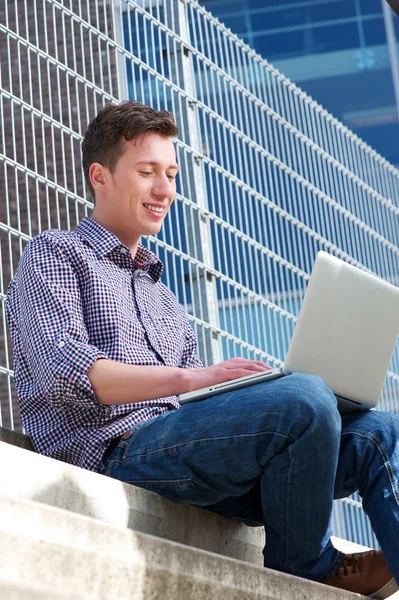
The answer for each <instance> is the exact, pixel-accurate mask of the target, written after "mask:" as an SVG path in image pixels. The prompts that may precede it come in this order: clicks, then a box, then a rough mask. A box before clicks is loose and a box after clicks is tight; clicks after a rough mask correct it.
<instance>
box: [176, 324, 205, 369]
mask: <svg viewBox="0 0 399 600" xmlns="http://www.w3.org/2000/svg"><path fill="white" fill-rule="evenodd" d="M179 366H180V367H182V368H183V369H203V367H204V365H203V364H202V362H201V361H200V359H199V358H198V356H197V338H196V335H195V333H194V331H193V329H192V327H191V326H190V324H189V322H188V321H187V323H186V339H185V343H184V349H183V354H182V359H181V363H180V365H179Z"/></svg>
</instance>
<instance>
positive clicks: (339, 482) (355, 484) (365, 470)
mask: <svg viewBox="0 0 399 600" xmlns="http://www.w3.org/2000/svg"><path fill="white" fill-rule="evenodd" d="M398 478H399V416H398V415H395V414H392V413H386V412H381V411H377V410H372V411H368V412H366V413H356V414H351V415H347V416H345V417H344V418H343V420H342V436H341V449H340V457H339V463H338V468H337V477H336V485H335V497H336V498H344V497H345V496H348V495H350V494H352V493H353V492H354V491H355V490H358V491H359V493H360V495H361V497H362V499H363V508H364V510H365V512H366V514H367V515H368V516H369V518H370V522H371V526H372V528H373V530H374V532H375V534H376V536H377V539H378V541H379V543H380V545H381V549H382V551H383V553H384V556H385V559H386V561H387V563H388V566H389V568H390V570H391V572H392V574H393V575H394V577H395V579H396V581H397V582H399V487H398Z"/></svg>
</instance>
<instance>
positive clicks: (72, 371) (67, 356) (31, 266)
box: [6, 236, 107, 404]
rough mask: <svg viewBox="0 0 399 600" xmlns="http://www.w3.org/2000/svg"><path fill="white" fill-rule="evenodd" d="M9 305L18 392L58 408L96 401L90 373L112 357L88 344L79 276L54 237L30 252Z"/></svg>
mask: <svg viewBox="0 0 399 600" xmlns="http://www.w3.org/2000/svg"><path fill="white" fill-rule="evenodd" d="M6 307H7V316H8V322H9V327H10V332H11V336H12V341H13V351H14V367H15V386H16V388H17V391H18V392H19V393H23V394H28V393H29V394H31V393H33V394H35V395H37V394H39V395H40V396H41V397H43V398H46V400H47V401H49V402H51V403H54V404H59V403H64V402H72V403H84V404H87V403H88V402H90V401H91V402H97V400H96V398H95V395H94V392H93V389H92V387H91V384H90V381H89V379H88V378H87V371H88V370H89V369H90V367H91V366H92V365H93V364H94V363H95V362H96V360H98V359H99V358H107V355H106V354H105V353H104V352H101V351H100V350H99V349H98V348H97V347H95V346H93V345H91V344H90V343H89V336H88V332H87V329H86V327H85V323H84V317H83V311H82V301H81V297H80V289H79V285H78V279H77V276H76V273H75V271H74V269H73V268H72V265H71V263H70V262H69V260H68V259H67V257H66V256H65V254H64V251H63V249H62V248H61V247H59V246H58V245H57V244H56V243H54V241H53V240H51V238H49V239H48V238H47V237H45V236H40V237H38V238H35V239H34V240H32V242H30V244H29V245H28V247H27V248H26V250H25V252H24V254H23V256H22V258H21V261H20V264H19V266H18V270H17V273H16V275H15V277H14V279H13V281H12V283H11V285H10V286H9V289H8V291H7V300H6ZM27 386H28V387H27Z"/></svg>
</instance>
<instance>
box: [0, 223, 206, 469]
mask: <svg viewBox="0 0 399 600" xmlns="http://www.w3.org/2000/svg"><path fill="white" fill-rule="evenodd" d="M162 270H163V265H162V263H161V261H160V260H159V259H158V258H157V257H156V256H155V254H153V253H152V252H151V251H150V250H148V249H147V248H145V247H144V246H142V245H139V247H138V250H137V253H136V257H135V259H134V260H133V258H132V256H131V254H130V251H129V249H128V248H127V247H126V246H125V245H124V244H122V243H121V242H120V241H119V240H118V238H117V237H116V236H115V235H114V234H112V233H111V232H109V231H108V230H107V229H105V228H104V227H102V226H101V225H100V224H99V223H96V222H95V221H93V220H92V219H89V218H84V219H83V221H82V222H81V223H80V224H79V225H78V227H77V228H76V229H75V230H74V231H59V230H56V229H52V230H49V231H45V232H43V233H41V234H40V235H38V236H36V237H35V238H34V239H33V240H32V241H31V242H30V243H29V244H28V246H27V248H26V249H25V251H24V253H23V255H22V257H21V261H20V263H19V266H18V269H17V272H16V274H15V277H14V279H13V280H12V282H11V284H10V286H9V288H8V291H7V300H6V309H7V318H8V324H9V328H10V332H11V337H12V342H13V355H14V382H15V388H16V391H17V395H18V401H19V407H20V412H21V419H22V424H23V426H24V428H25V430H26V431H27V432H28V434H29V435H30V437H31V438H32V441H33V444H34V446H35V449H36V450H37V451H38V452H40V453H41V454H45V455H47V456H52V457H54V458H57V459H60V460H63V461H66V462H69V463H73V464H75V465H78V466H80V467H84V468H86V469H90V470H93V471H96V470H98V468H99V464H100V461H101V458H102V455H103V454H104V451H105V450H106V448H107V447H108V445H109V442H110V440H111V439H113V438H115V437H117V436H119V435H121V434H122V433H123V432H124V431H126V429H130V428H132V427H133V426H134V425H136V424H137V423H139V422H141V421H145V420H147V419H150V418H153V417H156V416H158V415H160V414H162V413H164V412H166V411H168V410H175V409H178V408H180V404H179V402H178V400H177V397H176V396H169V397H167V398H157V399H154V400H151V401H147V402H137V403H134V402H132V403H131V404H122V405H112V406H105V405H102V404H100V403H99V402H98V400H97V398H96V395H95V393H94V391H93V388H92V386H91V384H90V380H89V378H88V377H87V372H88V370H89V369H90V368H91V367H92V365H93V364H94V362H95V361H96V360H97V359H99V358H108V359H112V360H115V361H119V362H123V363H128V364H132V365H167V366H173V367H182V368H189V369H192V368H201V367H202V364H201V362H200V360H199V359H198V358H197V356H196V354H195V351H196V346H197V341H196V338H195V335H194V332H193V330H192V329H191V327H190V325H189V323H188V321H187V318H186V315H185V313H184V310H183V308H182V307H181V306H180V305H179V304H178V302H177V299H176V298H175V296H174V295H173V294H172V292H171V291H170V290H168V288H166V287H165V286H164V285H163V283H161V282H160V281H159V279H160V277H161V274H162ZM149 385H150V382H149Z"/></svg>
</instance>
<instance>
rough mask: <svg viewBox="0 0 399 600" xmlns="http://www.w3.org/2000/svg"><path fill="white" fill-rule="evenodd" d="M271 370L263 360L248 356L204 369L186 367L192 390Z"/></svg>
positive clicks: (186, 374)
mask: <svg viewBox="0 0 399 600" xmlns="http://www.w3.org/2000/svg"><path fill="white" fill-rule="evenodd" d="M270 370H271V367H269V365H267V364H266V363H264V362H262V361H261V360H249V359H247V358H230V359H229V360H225V361H224V362H221V363H218V364H217V365H213V366H212V367H206V368H204V369H185V377H186V385H187V391H188V392H192V391H194V390H198V389H200V388H204V387H209V386H210V385H214V384H216V383H223V382H224V381H229V380H231V379H238V378H239V377H246V376H248V375H254V374H255V373H259V372H262V371H270Z"/></svg>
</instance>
